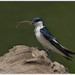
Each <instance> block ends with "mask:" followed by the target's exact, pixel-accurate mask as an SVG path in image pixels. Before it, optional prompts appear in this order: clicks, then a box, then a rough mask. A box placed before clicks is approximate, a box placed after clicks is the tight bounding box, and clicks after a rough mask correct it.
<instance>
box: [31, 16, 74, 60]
mask: <svg viewBox="0 0 75 75" xmlns="http://www.w3.org/2000/svg"><path fill="white" fill-rule="evenodd" d="M32 24H33V25H34V26H35V29H34V34H35V36H36V38H37V40H38V41H39V42H40V43H41V45H42V46H43V47H44V49H45V52H46V53H47V55H48V58H49V59H51V57H50V53H49V51H53V52H56V53H58V54H60V55H62V56H63V57H65V58H66V59H67V60H72V56H71V54H75V52H72V51H70V50H69V49H67V48H65V47H64V46H62V45H61V44H60V43H59V42H58V40H57V39H56V38H55V37H54V36H53V35H52V34H51V32H49V31H48V29H47V27H46V26H45V24H44V21H43V19H42V18H40V17H35V18H33V19H32Z"/></svg>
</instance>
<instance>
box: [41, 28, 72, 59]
mask: <svg viewBox="0 0 75 75" xmlns="http://www.w3.org/2000/svg"><path fill="white" fill-rule="evenodd" d="M40 32H41V33H42V34H43V36H44V37H45V39H47V40H48V41H49V42H50V43H51V44H52V45H53V46H55V47H56V48H57V49H58V50H60V51H61V52H62V53H63V54H65V55H66V56H68V57H70V58H72V57H71V56H70V55H69V53H70V51H68V50H65V48H63V47H62V46H61V45H60V44H59V43H58V41H57V40H56V39H55V38H54V36H53V35H52V34H51V33H50V32H49V31H48V30H47V28H46V27H44V28H42V29H41V30H40Z"/></svg>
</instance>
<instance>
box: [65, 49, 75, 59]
mask: <svg viewBox="0 0 75 75" xmlns="http://www.w3.org/2000/svg"><path fill="white" fill-rule="evenodd" d="M64 51H65V52H66V53H67V54H66V56H64V57H65V58H66V59H67V60H72V58H73V57H72V56H71V55H70V54H75V52H72V51H69V50H68V49H65V48H64Z"/></svg>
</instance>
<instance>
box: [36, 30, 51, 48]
mask: <svg viewBox="0 0 75 75" xmlns="http://www.w3.org/2000/svg"><path fill="white" fill-rule="evenodd" d="M35 36H36V38H37V40H38V41H39V42H40V43H41V44H42V45H43V47H45V48H47V49H52V45H51V43H50V42H49V41H47V40H46V39H45V38H44V37H43V35H42V34H41V33H40V31H38V32H36V33H35Z"/></svg>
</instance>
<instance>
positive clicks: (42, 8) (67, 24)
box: [0, 2, 75, 73]
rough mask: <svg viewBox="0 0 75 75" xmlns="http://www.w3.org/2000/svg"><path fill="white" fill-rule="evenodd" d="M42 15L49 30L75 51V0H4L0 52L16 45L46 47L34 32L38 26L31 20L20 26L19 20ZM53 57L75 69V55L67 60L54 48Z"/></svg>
mask: <svg viewBox="0 0 75 75" xmlns="http://www.w3.org/2000/svg"><path fill="white" fill-rule="evenodd" d="M34 17H41V18H42V19H43V20H44V22H45V25H46V27H47V28H48V30H49V31H50V32H51V33H52V34H53V35H54V36H55V37H56V38H57V40H58V41H59V42H60V43H61V44H62V45H63V46H65V47H67V48H69V49H70V50H71V51H75V2H0V56H2V55H3V54H5V53H7V52H8V50H9V49H10V48H12V47H13V46H15V45H28V46H31V47H32V46H34V47H35V46H38V47H39V48H42V49H43V47H42V46H41V44H40V43H39V42H38V41H37V40H36V38H35V36H34V32H33V30H34V26H33V25H29V24H28V23H25V24H21V25H20V26H19V27H18V28H16V25H17V22H20V21H23V20H30V21H31V20H32V19H33V18H34ZM50 54H51V57H52V60H53V61H58V62H59V63H61V64H63V65H65V66H66V67H67V68H68V69H69V72H70V73H75V56H73V60H72V61H67V60H66V59H65V58H63V57H62V56H60V55H59V54H56V53H53V52H51V53H50Z"/></svg>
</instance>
